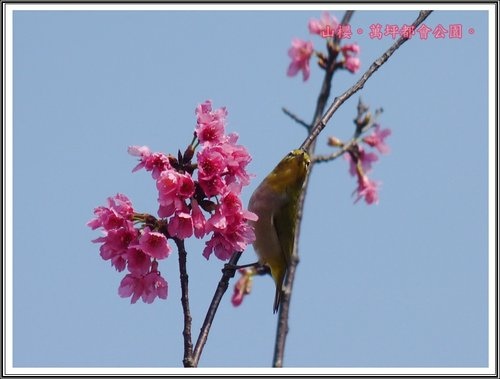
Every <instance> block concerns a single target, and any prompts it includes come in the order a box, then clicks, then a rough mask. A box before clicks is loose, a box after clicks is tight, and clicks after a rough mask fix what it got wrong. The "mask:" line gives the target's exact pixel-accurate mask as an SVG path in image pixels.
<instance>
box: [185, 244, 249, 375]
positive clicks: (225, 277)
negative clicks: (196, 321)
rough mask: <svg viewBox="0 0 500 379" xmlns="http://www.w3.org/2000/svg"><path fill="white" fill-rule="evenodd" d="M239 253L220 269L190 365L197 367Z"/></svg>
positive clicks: (234, 271) (234, 270)
mask: <svg viewBox="0 0 500 379" xmlns="http://www.w3.org/2000/svg"><path fill="white" fill-rule="evenodd" d="M241 254H243V252H242V251H239V252H236V253H234V254H233V256H232V257H231V259H230V260H229V262H228V263H227V264H225V265H224V268H223V269H222V277H221V279H220V281H219V284H218V285H217V289H216V290H215V293H214V297H213V298H212V302H211V303H210V306H209V307H208V311H207V315H206V316H205V321H203V325H202V327H201V329H200V334H199V336H198V340H197V341H196V346H195V347H194V353H193V366H192V367H198V362H199V360H200V356H201V353H202V351H203V347H204V346H205V343H206V342H207V339H208V333H209V332H210V327H211V326H212V323H213V320H214V317H215V313H216V312H217V308H218V307H219V304H220V302H221V300H222V296H224V293H225V292H226V290H227V287H228V286H229V279H231V278H232V277H234V274H235V273H236V270H237V268H238V267H237V266H236V264H237V263H238V260H239V259H240V257H241Z"/></svg>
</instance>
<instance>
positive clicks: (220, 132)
mask: <svg viewBox="0 0 500 379" xmlns="http://www.w3.org/2000/svg"><path fill="white" fill-rule="evenodd" d="M226 116H227V111H226V108H219V109H216V110H215V111H212V102H211V101H210V100H207V101H205V102H204V103H203V104H200V105H198V107H197V108H196V118H197V121H196V130H195V132H196V136H197V137H198V140H200V142H201V143H208V144H217V143H221V142H222V141H223V139H224V128H225V122H226Z"/></svg>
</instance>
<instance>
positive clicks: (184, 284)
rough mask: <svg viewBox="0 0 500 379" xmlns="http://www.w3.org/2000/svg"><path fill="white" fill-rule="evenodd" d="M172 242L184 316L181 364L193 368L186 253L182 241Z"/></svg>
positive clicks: (176, 239) (175, 240) (175, 239)
mask: <svg viewBox="0 0 500 379" xmlns="http://www.w3.org/2000/svg"><path fill="white" fill-rule="evenodd" d="M174 242H175V244H176V245H177V250H178V251H179V273H180V280H181V304H182V313H183V314H184V330H183V331H182V336H183V337H184V358H183V360H182V363H183V364H184V367H194V366H193V342H192V339H191V321H192V318H191V311H190V310H189V291H188V283H189V276H188V273H187V265H186V261H187V252H186V248H185V246H184V240H181V239H178V238H174Z"/></svg>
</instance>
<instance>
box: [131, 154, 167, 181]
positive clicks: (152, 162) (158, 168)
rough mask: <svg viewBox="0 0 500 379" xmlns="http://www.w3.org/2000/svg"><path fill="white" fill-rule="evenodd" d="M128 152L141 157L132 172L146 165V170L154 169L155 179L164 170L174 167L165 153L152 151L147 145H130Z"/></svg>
mask: <svg viewBox="0 0 500 379" xmlns="http://www.w3.org/2000/svg"><path fill="white" fill-rule="evenodd" d="M128 153H129V154H130V155H133V156H136V157H141V159H140V163H139V164H138V165H137V166H135V167H134V169H133V170H132V172H135V171H137V170H140V169H141V168H143V167H144V168H145V169H146V171H152V173H151V175H152V176H153V179H157V178H158V176H160V173H161V172H162V171H165V170H170V169H171V168H172V167H171V166H170V162H169V160H168V157H167V156H166V155H165V154H163V153H151V151H150V150H149V148H148V147H147V146H129V148H128Z"/></svg>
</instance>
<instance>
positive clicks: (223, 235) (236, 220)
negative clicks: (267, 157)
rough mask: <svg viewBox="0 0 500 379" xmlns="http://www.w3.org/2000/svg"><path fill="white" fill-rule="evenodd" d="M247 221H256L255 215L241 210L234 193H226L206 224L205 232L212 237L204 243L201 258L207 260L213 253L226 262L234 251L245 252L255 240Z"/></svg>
mask: <svg viewBox="0 0 500 379" xmlns="http://www.w3.org/2000/svg"><path fill="white" fill-rule="evenodd" d="M231 187H233V186H231ZM231 187H229V188H231ZM247 220H252V221H256V220H257V215H255V214H254V213H252V212H249V211H247V210H245V209H243V207H242V205H241V200H240V199H239V197H238V196H237V195H236V194H235V193H233V192H231V191H229V192H227V193H226V194H225V195H224V196H223V197H222V199H221V204H220V205H219V206H218V207H217V209H216V210H215V213H214V214H213V215H212V217H210V219H209V220H207V222H206V225H205V231H206V232H207V233H210V232H213V235H212V238H211V239H210V240H209V241H208V242H207V243H206V246H205V249H204V250H203V256H204V257H205V258H206V259H208V258H209V257H210V255H211V254H212V252H214V253H215V256H216V257H217V258H219V259H221V260H227V259H229V258H230V257H231V256H232V255H233V253H234V252H235V251H243V250H245V248H246V247H247V245H248V244H250V243H252V242H253V241H254V240H255V234H254V231H253V229H252V228H251V227H250V226H249V225H248V223H247Z"/></svg>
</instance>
